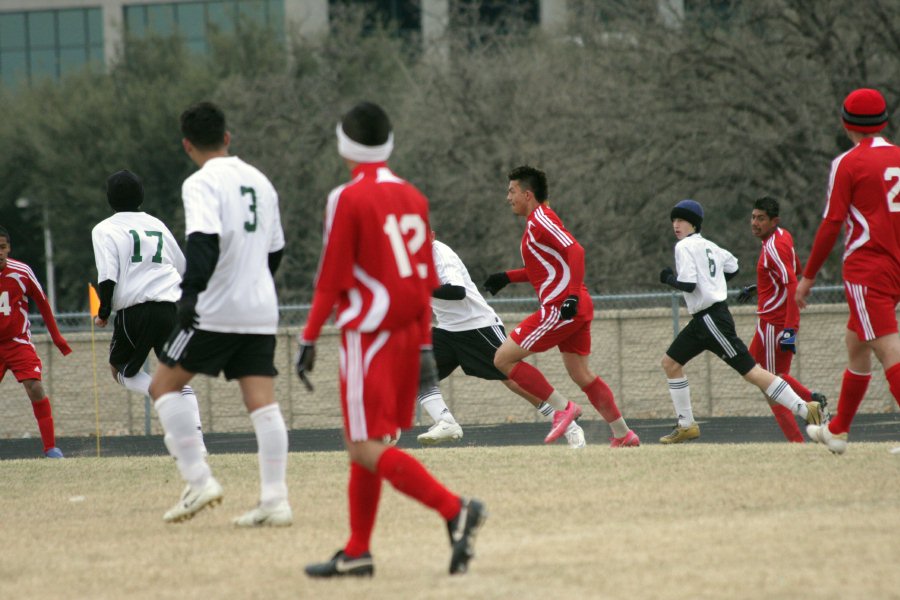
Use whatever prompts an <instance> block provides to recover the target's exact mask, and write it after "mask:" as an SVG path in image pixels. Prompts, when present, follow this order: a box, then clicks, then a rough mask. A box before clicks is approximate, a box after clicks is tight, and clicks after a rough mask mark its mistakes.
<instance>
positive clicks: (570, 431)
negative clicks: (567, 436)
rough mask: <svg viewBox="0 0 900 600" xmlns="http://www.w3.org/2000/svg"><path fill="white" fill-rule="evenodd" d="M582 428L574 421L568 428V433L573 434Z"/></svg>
mask: <svg viewBox="0 0 900 600" xmlns="http://www.w3.org/2000/svg"><path fill="white" fill-rule="evenodd" d="M580 428H581V425H579V424H578V423H576V422H575V421H572V422H571V423H569V426H568V427H566V433H572V432H573V431H574V430H576V429H580Z"/></svg>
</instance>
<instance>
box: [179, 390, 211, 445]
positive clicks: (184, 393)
mask: <svg viewBox="0 0 900 600" xmlns="http://www.w3.org/2000/svg"><path fill="white" fill-rule="evenodd" d="M181 397H182V398H184V401H185V403H187V405H188V406H190V407H191V410H192V411H193V413H194V427H196V428H197V438H198V439H199V440H200V445H201V446H202V447H203V451H204V452H206V444H205V443H204V442H203V425H202V424H201V423H200V404H199V403H198V402H197V394H195V393H194V390H193V388H191V386H189V385H186V386H184V387H183V388H181Z"/></svg>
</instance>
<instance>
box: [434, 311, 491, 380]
mask: <svg viewBox="0 0 900 600" xmlns="http://www.w3.org/2000/svg"><path fill="white" fill-rule="evenodd" d="M505 340H506V332H505V331H504V330H503V327H502V326H501V325H494V326H492V327H482V328H481V329H470V330H468V331H447V330H446V329H438V328H437V327H435V328H433V329H432V330H431V343H432V345H433V346H434V360H435V361H436V362H437V368H438V378H439V379H444V378H446V377H447V376H448V375H450V373H452V372H453V371H454V370H455V369H456V367H462V370H463V372H464V373H465V374H466V375H471V376H473V377H479V378H481V379H491V380H499V381H504V380H506V375H504V374H503V373H502V372H501V371H499V370H498V369H497V367H495V366H494V354H495V353H496V352H497V348H499V347H500V344H502V343H503V342H504V341H505Z"/></svg>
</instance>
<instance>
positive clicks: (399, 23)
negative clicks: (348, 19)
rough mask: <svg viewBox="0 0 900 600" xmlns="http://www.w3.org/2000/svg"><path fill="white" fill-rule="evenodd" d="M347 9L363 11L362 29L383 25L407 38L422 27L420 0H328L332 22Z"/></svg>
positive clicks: (418, 31) (417, 32)
mask: <svg viewBox="0 0 900 600" xmlns="http://www.w3.org/2000/svg"><path fill="white" fill-rule="evenodd" d="M348 10H349V11H353V10H361V11H364V12H365V16H364V21H363V28H364V30H368V31H371V30H373V29H375V28H376V27H381V26H385V27H388V28H391V29H396V30H397V32H398V33H400V35H402V36H404V37H407V38H409V37H415V36H417V35H418V34H419V33H420V32H421V29H422V7H421V1H420V0H328V16H329V19H330V20H331V21H332V22H333V21H334V19H336V18H341V16H342V15H344V14H346V11H348Z"/></svg>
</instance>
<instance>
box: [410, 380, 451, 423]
mask: <svg viewBox="0 0 900 600" xmlns="http://www.w3.org/2000/svg"><path fill="white" fill-rule="evenodd" d="M418 400H419V404H421V405H422V408H424V409H425V410H426V411H427V412H428V415H429V416H430V417H431V419H432V420H433V421H434V422H435V423H437V422H438V421H440V420H441V419H443V420H444V421H448V422H450V423H456V419H454V418H453V414H452V413H451V412H450V409H449V408H447V404H446V403H445V402H444V397H443V396H442V395H441V390H440V388H438V387H437V386H434V387H433V388H431V389H430V390H428V391H427V392H425V393H424V394H422V395H421V396H419V398H418Z"/></svg>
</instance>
